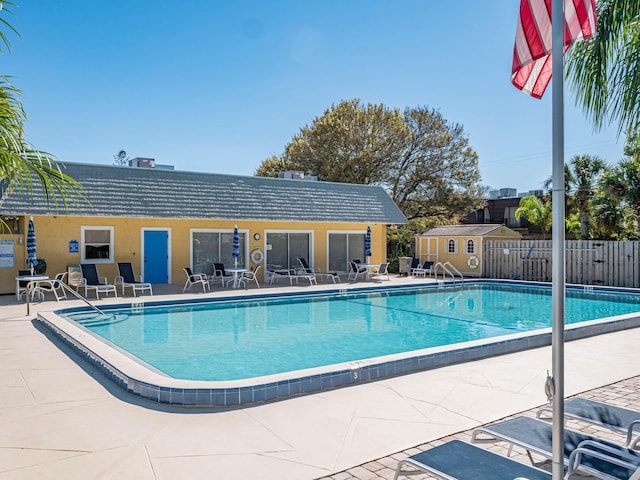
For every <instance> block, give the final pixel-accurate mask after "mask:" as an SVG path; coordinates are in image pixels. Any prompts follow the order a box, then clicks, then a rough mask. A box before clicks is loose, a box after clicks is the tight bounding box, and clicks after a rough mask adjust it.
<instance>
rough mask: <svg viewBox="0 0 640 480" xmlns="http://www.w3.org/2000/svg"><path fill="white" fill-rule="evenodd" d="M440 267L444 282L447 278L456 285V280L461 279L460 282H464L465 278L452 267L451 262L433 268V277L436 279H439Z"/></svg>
mask: <svg viewBox="0 0 640 480" xmlns="http://www.w3.org/2000/svg"><path fill="white" fill-rule="evenodd" d="M438 267H441V268H442V280H445V278H446V277H447V276H449V277H450V278H451V280H452V281H453V282H454V283H455V281H456V278H460V281H463V280H464V276H463V275H462V273H460V270H458V269H457V268H456V267H454V266H453V265H451V262H444V263H442V262H438V263H436V264H435V265H434V266H433V275H434V277H435V279H436V280H437V279H438Z"/></svg>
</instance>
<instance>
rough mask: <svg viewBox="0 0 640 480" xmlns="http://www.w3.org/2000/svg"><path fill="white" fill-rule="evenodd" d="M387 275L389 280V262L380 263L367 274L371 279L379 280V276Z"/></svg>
mask: <svg viewBox="0 0 640 480" xmlns="http://www.w3.org/2000/svg"><path fill="white" fill-rule="evenodd" d="M385 275H386V276H387V280H391V279H390V278H389V264H388V263H381V264H380V267H379V268H378V269H377V270H374V271H372V272H371V273H370V274H369V276H370V277H371V279H372V280H381V277H383V276H385Z"/></svg>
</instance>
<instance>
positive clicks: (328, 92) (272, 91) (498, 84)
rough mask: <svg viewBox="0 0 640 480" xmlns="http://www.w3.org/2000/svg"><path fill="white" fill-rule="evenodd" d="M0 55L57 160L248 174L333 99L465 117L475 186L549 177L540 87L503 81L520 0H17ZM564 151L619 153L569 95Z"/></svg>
mask: <svg viewBox="0 0 640 480" xmlns="http://www.w3.org/2000/svg"><path fill="white" fill-rule="evenodd" d="M14 1H18V2H19V3H21V5H20V6H19V8H16V9H14V11H15V13H16V15H17V17H16V18H14V19H13V20H12V22H13V25H14V26H15V27H16V28H17V29H18V31H19V32H20V34H21V36H22V39H18V38H16V37H15V36H14V37H11V40H12V44H13V47H14V48H13V52H12V53H11V54H10V55H7V54H4V55H2V57H0V61H1V62H2V67H3V68H2V70H0V72H1V73H3V74H6V75H10V76H12V77H13V81H14V83H15V85H16V86H17V87H18V88H20V89H21V90H22V91H23V93H24V96H23V103H24V107H25V109H26V112H27V115H28V117H29V122H28V123H27V126H26V135H27V138H28V140H29V141H30V142H32V143H33V144H34V145H35V146H36V147H37V148H39V149H41V150H45V151H48V152H51V153H53V154H54V155H55V156H56V157H57V158H58V160H61V161H72V162H87V163H102V164H113V162H114V160H113V155H114V154H116V153H117V152H118V151H119V150H121V149H124V150H126V152H127V153H128V155H129V156H130V157H136V156H140V157H151V158H155V159H156V161H157V162H158V163H162V164H170V165H174V166H175V168H176V169H178V170H190V171H201V172H217V173H230V174H241V175H251V174H253V172H254V170H255V169H256V168H257V167H258V166H259V165H260V163H261V162H262V160H264V159H265V158H267V157H269V156H271V155H274V154H275V155H280V154H281V153H282V152H283V151H284V147H285V145H286V144H287V143H288V142H289V141H290V140H291V139H292V137H293V135H295V134H296V133H297V132H298V131H299V129H300V128H301V127H304V126H305V125H309V124H310V123H311V122H312V120H313V119H314V118H315V117H318V116H320V115H322V114H323V112H324V111H325V110H326V109H327V108H328V107H330V106H331V105H332V104H337V103H339V102H340V101H341V100H345V99H352V98H359V99H360V100H361V101H362V102H365V103H368V102H372V103H383V104H385V105H386V106H388V107H392V108H400V109H401V110H404V109H405V108H407V107H416V106H427V107H430V108H436V109H438V110H439V111H440V112H441V113H442V115H443V116H444V117H445V118H447V119H448V120H449V121H450V122H454V123H459V124H461V125H463V127H464V130H465V132H466V134H467V135H468V137H469V141H470V144H471V146H472V147H473V148H474V149H475V151H476V152H477V153H478V154H479V159H480V160H479V162H480V172H481V175H482V183H483V184H484V185H487V186H490V187H492V188H501V187H513V188H517V189H518V190H519V191H527V190H531V189H538V188H541V185H542V183H543V182H544V180H545V179H546V178H547V177H549V176H550V175H551V87H549V89H548V90H547V93H546V94H545V96H544V98H543V99H542V100H534V99H532V98H530V97H528V96H527V95H525V94H523V93H521V92H519V91H518V90H516V89H515V88H514V87H513V86H512V85H511V84H510V82H509V76H510V70H511V58H512V52H513V41H514V35H515V26H516V19H517V13H518V5H519V0H491V1H490V2H476V1H469V0H447V1H446V2H443V1H436V0H397V1H393V2H392V1H380V0H368V1H365V0H350V1H344V0H342V1H338V0H325V1H313V2H312V1H303V0H298V1H278V0H274V1H264V0H262V1H244V0H239V1H225V2H222V1H216V0H183V1H182V2H169V1H167V0H156V1H150V0H111V1H109V2H104V1H98V0H64V1H60V0H14ZM565 103H566V108H565V122H566V123H565V150H566V153H565V155H566V159H567V160H568V159H569V158H570V157H571V156H572V155H575V154H591V155H598V156H600V157H602V158H603V159H605V160H606V161H607V162H609V163H616V162H617V161H619V160H620V158H621V157H622V150H623V145H624V138H621V139H620V140H618V139H617V138H616V131H617V128H616V126H612V127H609V128H608V129H607V130H605V131H604V132H600V133H594V132H593V129H592V127H591V126H590V124H589V123H588V122H587V121H586V119H585V118H584V116H583V114H582V113H581V111H579V110H578V109H576V108H575V107H574V100H573V96H572V94H571V92H570V90H569V88H567V89H566V99H565Z"/></svg>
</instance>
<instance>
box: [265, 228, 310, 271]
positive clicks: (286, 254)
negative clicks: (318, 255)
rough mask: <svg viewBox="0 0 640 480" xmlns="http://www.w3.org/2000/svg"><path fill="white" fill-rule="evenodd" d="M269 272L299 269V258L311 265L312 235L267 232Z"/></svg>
mask: <svg viewBox="0 0 640 480" xmlns="http://www.w3.org/2000/svg"><path fill="white" fill-rule="evenodd" d="M266 234H267V237H266V238H267V252H266V254H267V255H266V265H267V269H268V270H278V269H286V268H299V267H300V263H299V262H298V257H301V258H304V259H305V260H306V261H307V262H309V264H310V265H311V233H309V232H304V233H299V232H266Z"/></svg>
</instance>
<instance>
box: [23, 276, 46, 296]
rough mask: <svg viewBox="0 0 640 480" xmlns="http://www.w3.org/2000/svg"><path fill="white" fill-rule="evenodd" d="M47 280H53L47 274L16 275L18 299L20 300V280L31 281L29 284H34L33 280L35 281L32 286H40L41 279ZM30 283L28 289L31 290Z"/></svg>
mask: <svg viewBox="0 0 640 480" xmlns="http://www.w3.org/2000/svg"><path fill="white" fill-rule="evenodd" d="M46 280H51V279H50V278H49V277H47V276H46V275H18V276H17V277H16V301H18V300H20V282H29V284H32V283H33V282H35V284H34V285H32V287H34V288H35V287H37V286H38V282H39V281H46ZM29 284H28V285H27V290H30V288H29Z"/></svg>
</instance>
